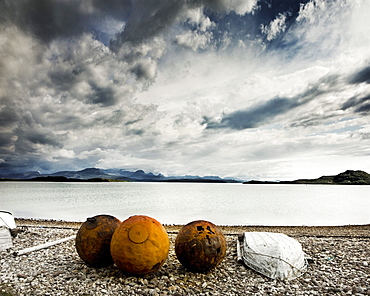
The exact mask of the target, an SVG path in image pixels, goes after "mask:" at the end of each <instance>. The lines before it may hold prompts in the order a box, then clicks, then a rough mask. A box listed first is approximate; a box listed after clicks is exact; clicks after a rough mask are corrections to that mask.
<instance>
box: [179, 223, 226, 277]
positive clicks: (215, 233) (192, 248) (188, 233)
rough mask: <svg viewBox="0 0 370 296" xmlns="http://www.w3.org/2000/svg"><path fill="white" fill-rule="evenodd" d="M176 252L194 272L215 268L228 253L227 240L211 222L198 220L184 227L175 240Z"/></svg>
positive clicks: (182, 261) (182, 262)
mask: <svg viewBox="0 0 370 296" xmlns="http://www.w3.org/2000/svg"><path fill="white" fill-rule="evenodd" d="M175 253H176V256H177V259H178V260H179V261H180V262H181V264H182V265H183V266H184V267H186V268H187V269H189V270H190V271H194V272H206V271H209V270H211V269H212V268H215V267H216V266H217V265H218V264H219V263H220V262H221V261H222V260H223V259H224V257H225V255H226V240H225V237H224V235H223V234H222V232H221V230H220V229H219V228H218V227H217V226H216V225H214V224H213V223H211V222H208V221H204V220H198V221H193V222H190V223H188V224H187V225H185V226H184V227H182V228H181V229H180V231H179V233H178V234H177V237H176V241H175Z"/></svg>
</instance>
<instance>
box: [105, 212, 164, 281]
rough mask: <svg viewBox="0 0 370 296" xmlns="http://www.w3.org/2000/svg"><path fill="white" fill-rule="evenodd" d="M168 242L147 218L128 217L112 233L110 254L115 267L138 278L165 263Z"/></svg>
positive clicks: (154, 222) (156, 226) (151, 219)
mask: <svg viewBox="0 0 370 296" xmlns="http://www.w3.org/2000/svg"><path fill="white" fill-rule="evenodd" d="M169 249H170V241H169V238H168V235H167V232H166V230H165V229H164V227H163V226H162V224H161V223H159V222H158V221H157V220H155V219H153V218H151V217H148V216H140V215H139V216H132V217H130V218H128V219H127V220H125V221H123V222H122V223H121V224H120V226H119V227H118V228H117V230H116V231H115V232H114V234H113V237H112V242H111V247H110V250H111V254H112V257H113V260H114V262H115V263H116V265H117V267H118V268H119V269H121V270H123V271H126V272H129V273H133V274H137V275H142V274H148V273H153V272H155V271H157V270H158V269H159V268H160V267H161V266H162V265H163V263H164V262H165V261H166V259H167V256H168V252H169Z"/></svg>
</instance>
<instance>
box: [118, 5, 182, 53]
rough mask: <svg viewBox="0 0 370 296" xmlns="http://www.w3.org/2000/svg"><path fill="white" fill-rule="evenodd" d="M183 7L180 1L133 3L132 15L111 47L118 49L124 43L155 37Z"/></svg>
mask: <svg viewBox="0 0 370 296" xmlns="http://www.w3.org/2000/svg"><path fill="white" fill-rule="evenodd" d="M183 6H184V2H182V1H153V2H151V1H143V0H137V1H133V2H132V9H133V10H132V14H131V15H130V17H129V18H128V20H127V24H126V26H125V28H124V30H123V32H122V33H120V35H119V36H117V40H115V41H114V42H112V47H113V48H117V47H120V46H121V45H122V43H125V42H132V43H134V44H136V43H138V42H141V41H143V40H145V39H147V38H149V37H154V36H156V35H157V34H158V33H160V32H162V31H163V30H164V29H166V28H167V27H168V26H169V25H170V24H171V23H172V22H173V21H174V20H175V18H176V17H177V15H178V13H179V11H180V10H181V8H182V7H183Z"/></svg>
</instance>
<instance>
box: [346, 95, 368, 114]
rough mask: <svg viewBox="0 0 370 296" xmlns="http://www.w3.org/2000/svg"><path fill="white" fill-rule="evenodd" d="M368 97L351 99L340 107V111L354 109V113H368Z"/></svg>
mask: <svg viewBox="0 0 370 296" xmlns="http://www.w3.org/2000/svg"><path fill="white" fill-rule="evenodd" d="M369 105H370V95H368V96H364V97H352V98H350V99H349V100H347V101H346V102H345V103H344V104H343V105H342V108H341V109H342V110H347V109H350V108H354V111H355V112H367V111H369Z"/></svg>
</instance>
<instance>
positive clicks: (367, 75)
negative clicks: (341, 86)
mask: <svg viewBox="0 0 370 296" xmlns="http://www.w3.org/2000/svg"><path fill="white" fill-rule="evenodd" d="M349 82H350V83H352V84H358V83H363V82H365V83H370V66H368V67H365V68H363V69H362V70H361V71H359V72H357V73H355V74H353V75H352V76H351V77H350V79H349Z"/></svg>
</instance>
